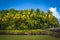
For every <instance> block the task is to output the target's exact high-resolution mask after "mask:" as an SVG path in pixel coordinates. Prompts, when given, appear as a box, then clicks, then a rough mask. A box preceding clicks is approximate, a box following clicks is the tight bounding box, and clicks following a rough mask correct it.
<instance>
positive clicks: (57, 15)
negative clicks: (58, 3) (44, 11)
mask: <svg viewBox="0 0 60 40" xmlns="http://www.w3.org/2000/svg"><path fill="white" fill-rule="evenodd" d="M49 10H50V11H51V12H52V13H53V15H54V16H55V17H56V18H58V20H59V19H60V15H59V12H58V11H57V8H49Z"/></svg>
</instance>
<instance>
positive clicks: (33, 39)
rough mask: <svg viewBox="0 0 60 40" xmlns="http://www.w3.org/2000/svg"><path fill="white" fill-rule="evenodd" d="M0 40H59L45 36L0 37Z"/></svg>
mask: <svg viewBox="0 0 60 40" xmlns="http://www.w3.org/2000/svg"><path fill="white" fill-rule="evenodd" d="M0 40H60V39H59V38H55V37H51V36H47V35H0Z"/></svg>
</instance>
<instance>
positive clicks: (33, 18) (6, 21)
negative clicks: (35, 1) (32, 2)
mask: <svg viewBox="0 0 60 40" xmlns="http://www.w3.org/2000/svg"><path fill="white" fill-rule="evenodd" d="M52 27H59V22H58V19H57V18H56V17H55V16H53V15H52V12H50V11H49V10H48V11H47V12H44V11H42V10H40V9H38V8H37V9H36V10H34V9H30V10H28V9H27V10H15V9H10V10H2V11H0V30H23V29H45V28H52Z"/></svg>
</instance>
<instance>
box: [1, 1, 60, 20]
mask: <svg viewBox="0 0 60 40" xmlns="http://www.w3.org/2000/svg"><path fill="white" fill-rule="evenodd" d="M10 8H14V9H18V10H21V9H31V8H33V9H37V8H39V9H41V10H43V11H47V10H50V11H52V12H53V15H54V16H55V17H56V18H58V20H60V0H0V10H3V9H10Z"/></svg>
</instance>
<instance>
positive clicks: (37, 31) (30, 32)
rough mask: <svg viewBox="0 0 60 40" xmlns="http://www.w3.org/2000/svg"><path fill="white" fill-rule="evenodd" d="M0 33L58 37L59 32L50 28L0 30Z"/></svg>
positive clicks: (59, 35)
mask: <svg viewBox="0 0 60 40" xmlns="http://www.w3.org/2000/svg"><path fill="white" fill-rule="evenodd" d="M0 35H49V36H54V37H57V38H60V32H53V31H50V30H42V29H35V30H0Z"/></svg>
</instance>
